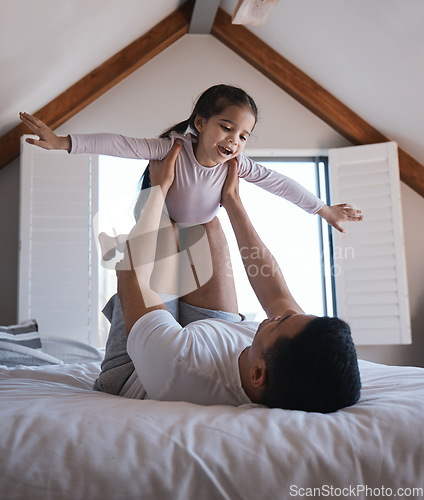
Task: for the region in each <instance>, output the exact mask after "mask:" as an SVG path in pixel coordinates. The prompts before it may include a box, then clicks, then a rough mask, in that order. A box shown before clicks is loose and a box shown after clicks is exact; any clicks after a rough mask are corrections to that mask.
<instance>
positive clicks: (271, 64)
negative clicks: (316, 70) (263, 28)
mask: <svg viewBox="0 0 424 500" xmlns="http://www.w3.org/2000/svg"><path fill="white" fill-rule="evenodd" d="M211 33H212V35H213V36H215V37H216V38H217V39H218V40H220V41H221V42H222V43H223V44H225V45H226V46H227V47H229V48H230V49H231V50H233V51H234V52H235V53H236V54H238V55H239V56H241V57H242V58H243V59H244V60H245V61H247V62H248V63H250V64H251V65H252V66H253V67H254V68H256V69H257V70H258V71H260V72H261V73H262V74H263V75H264V76H266V77H267V78H269V79H270V80H271V81H272V82H274V83H275V84H276V85H277V86H278V87H280V88H281V89H282V90H284V91H285V92H287V93H288V94H289V95H291V96H292V97H293V98H294V99H296V100H297V101H298V102H300V103H301V104H302V105H303V106H305V107H306V108H307V109H309V110H310V111H312V113H314V114H315V115H317V116H318V117H319V118H321V119H322V120H323V121H324V122H326V123H327V124H328V125H330V126H331V127H332V128H333V129H335V130H336V131H337V132H338V133H339V134H340V135H342V136H343V137H345V138H346V139H347V140H349V141H350V142H351V143H352V144H355V145H360V144H374V143H378V142H387V141H389V140H390V139H388V138H387V137H386V136H385V135H383V134H382V133H380V132H379V131H378V130H377V129H375V128H374V127H372V126H371V125H370V124H369V123H367V122H366V121H365V120H363V119H362V118H361V117H360V116H358V115H357V114H356V113H354V112H353V111H352V110H351V109H349V108H348V107H347V106H345V105H344V104H343V103H342V102H340V101H339V100H338V99H336V98H335V97H334V96H333V95H332V94H330V93H329V92H328V91H327V90H325V89H324V88H323V87H321V85H319V84H318V83H317V82H315V81H314V80H312V79H311V78H310V77H309V76H307V75H306V74H305V73H303V72H302V71H300V70H299V69H298V68H296V66H294V65H293V64H291V63H290V62H289V61H288V60H287V59H285V58H284V57H282V56H281V55H280V54H279V53H278V52H276V51H275V50H273V49H272V48H271V47H269V46H268V45H267V44H266V43H264V42H263V41H262V40H261V39H260V38H258V37H257V36H256V35H254V34H253V33H252V32H250V31H249V30H248V29H247V28H245V27H243V26H239V25H234V24H232V23H231V17H230V16H229V15H228V14H227V13H226V12H224V11H223V10H222V9H219V10H218V14H217V16H216V18H215V22H214V24H213V27H212V31H211ZM399 165H400V178H401V179H402V181H404V182H405V183H406V184H407V185H408V186H410V187H411V188H412V189H414V190H415V191H416V192H417V193H419V194H420V195H421V196H424V166H423V165H422V164H421V163H420V162H418V161H417V160H416V159H415V158H413V157H412V156H410V155H409V154H408V153H406V152H405V151H404V150H402V149H401V148H399Z"/></svg>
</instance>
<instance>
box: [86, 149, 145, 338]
mask: <svg viewBox="0 0 424 500" xmlns="http://www.w3.org/2000/svg"><path fill="white" fill-rule="evenodd" d="M147 164H148V162H147V161H145V160H131V159H126V158H114V157H111V156H102V155H100V156H99V184H98V189H99V211H98V214H97V216H96V217H95V224H94V226H95V234H100V233H101V232H105V233H106V234H108V235H109V236H118V235H119V234H128V233H129V232H130V231H131V229H132V227H133V226H134V222H135V219H134V215H133V209H134V205H135V202H136V200H137V196H138V192H139V188H140V186H139V180H140V178H141V175H142V173H143V172H144V170H145V168H146V166H147ZM117 172H119V179H118V178H117ZM96 245H97V254H98V255H99V256H100V255H101V249H100V245H99V241H98V238H97V239H96ZM121 257H122V254H119V253H118V252H117V253H116V256H115V258H113V259H111V260H109V261H103V260H102V259H100V258H99V259H98V266H99V342H100V345H102V346H103V345H105V344H106V340H107V335H108V332H109V322H108V320H107V319H106V318H105V317H104V315H103V314H102V312H101V311H102V309H103V307H104V305H105V304H106V302H107V301H108V300H109V298H110V297H111V296H112V295H113V294H114V293H116V273H115V264H116V262H117V260H119V259H120V258H121Z"/></svg>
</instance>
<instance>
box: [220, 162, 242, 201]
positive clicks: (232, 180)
mask: <svg viewBox="0 0 424 500" xmlns="http://www.w3.org/2000/svg"><path fill="white" fill-rule="evenodd" d="M227 165H228V173H227V179H226V180H225V183H224V187H223V188H222V193H221V205H222V206H223V207H224V208H225V209H227V208H228V204H229V203H231V202H234V201H235V200H238V199H239V198H240V195H239V177H238V169H237V160H236V159H235V158H233V159H231V160H229V161H228V162H227Z"/></svg>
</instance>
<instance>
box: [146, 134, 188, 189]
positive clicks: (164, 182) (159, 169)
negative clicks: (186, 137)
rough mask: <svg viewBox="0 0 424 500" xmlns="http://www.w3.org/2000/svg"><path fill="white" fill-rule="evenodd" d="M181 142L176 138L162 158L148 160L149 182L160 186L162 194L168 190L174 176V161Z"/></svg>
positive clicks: (178, 152)
mask: <svg viewBox="0 0 424 500" xmlns="http://www.w3.org/2000/svg"><path fill="white" fill-rule="evenodd" d="M181 148H182V142H181V140H180V139H177V140H176V141H175V142H174V144H173V145H172V148H171V149H170V150H169V153H168V154H167V156H166V157H165V158H164V159H163V160H150V162H149V172H150V182H151V185H152V187H153V186H160V187H161V188H162V192H163V193H164V195H166V193H167V192H168V190H169V188H170V187H171V184H172V183H173V182H174V177H175V161H176V159H177V157H178V155H179V154H180V151H181Z"/></svg>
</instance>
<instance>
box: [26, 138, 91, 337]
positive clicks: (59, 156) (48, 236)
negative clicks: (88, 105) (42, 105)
mask: <svg viewBox="0 0 424 500" xmlns="http://www.w3.org/2000/svg"><path fill="white" fill-rule="evenodd" d="M25 137H28V136H25ZM25 137H23V138H22V143H21V195H20V199H21V206H20V257H19V300H18V304H19V312H18V315H19V320H20V321H23V320H26V319H28V318H34V319H36V320H37V322H38V325H39V331H40V335H41V337H49V336H56V337H63V338H70V339H74V340H79V341H81V342H85V343H91V344H93V345H96V344H97V322H98V299H97V296H98V285H97V283H98V270H97V254H96V251H95V245H94V242H93V241H92V228H91V224H92V218H93V214H94V213H95V212H96V211H97V192H98V189H97V171H98V168H97V157H96V156H93V157H92V156H90V155H69V154H68V153H66V152H64V151H45V150H42V149H40V148H37V147H34V146H30V145H29V144H27V143H26V142H24V141H25ZM93 186H94V187H95V188H94V189H93Z"/></svg>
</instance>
